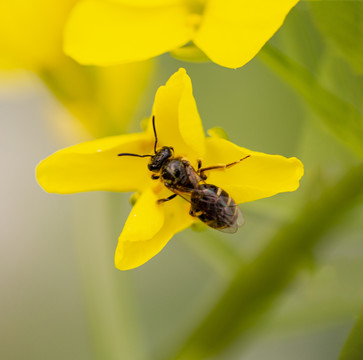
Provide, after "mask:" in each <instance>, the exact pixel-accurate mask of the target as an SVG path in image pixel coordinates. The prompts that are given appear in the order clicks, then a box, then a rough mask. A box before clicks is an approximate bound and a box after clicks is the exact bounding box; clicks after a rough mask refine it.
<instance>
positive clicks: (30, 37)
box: [0, 0, 77, 70]
mask: <svg viewBox="0 0 363 360" xmlns="http://www.w3.org/2000/svg"><path fill="white" fill-rule="evenodd" d="M76 1H77V0H62V1H54V0H53V1H49V0H32V1H29V0H11V1H6V0H3V1H0V59H1V62H6V63H8V64H12V65H13V66H14V67H24V68H28V69H31V70H39V69H42V68H44V67H45V66H48V67H50V66H54V65H55V64H57V63H58V62H59V61H60V60H63V58H64V55H63V53H62V46H61V43H62V41H61V39H62V31H63V26H64V23H65V21H66V18H67V16H68V14H69V12H70V10H71V8H72V7H73V6H74V3H75V2H76Z"/></svg>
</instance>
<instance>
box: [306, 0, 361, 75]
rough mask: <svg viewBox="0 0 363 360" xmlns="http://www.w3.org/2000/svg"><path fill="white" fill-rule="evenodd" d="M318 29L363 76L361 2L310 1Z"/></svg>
mask: <svg viewBox="0 0 363 360" xmlns="http://www.w3.org/2000/svg"><path fill="white" fill-rule="evenodd" d="M310 1H311V7H312V14H313V17H314V19H315V21H316V25H317V27H318V28H319V29H320V30H321V32H322V33H323V34H324V35H325V36H326V37H327V38H328V39H329V40H330V41H331V42H332V43H333V44H334V45H335V46H337V48H338V49H339V51H340V52H341V54H342V55H343V56H344V57H345V59H346V60H347V61H348V62H349V63H350V64H351V65H352V66H353V68H354V69H355V70H356V71H357V72H358V73H360V74H363V42H362V38H363V3H362V2H361V1H351V0H341V1H329V0H320V1H316V0H310Z"/></svg>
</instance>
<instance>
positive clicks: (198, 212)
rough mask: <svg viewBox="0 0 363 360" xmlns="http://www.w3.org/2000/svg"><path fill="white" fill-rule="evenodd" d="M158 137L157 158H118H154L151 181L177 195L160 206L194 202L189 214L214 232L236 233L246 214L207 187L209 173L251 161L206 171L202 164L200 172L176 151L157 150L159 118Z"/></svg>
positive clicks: (215, 188) (218, 191)
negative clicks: (173, 200)
mask: <svg viewBox="0 0 363 360" xmlns="http://www.w3.org/2000/svg"><path fill="white" fill-rule="evenodd" d="M152 124H153V129H154V135H155V143H154V155H139V154H131V153H121V154H118V156H135V157H142V158H143V157H150V158H151V159H150V162H149V164H148V169H149V170H150V171H151V172H152V173H153V174H152V175H151V178H152V179H154V180H157V179H160V180H161V181H162V182H163V184H164V185H165V187H166V188H168V189H169V190H170V191H172V192H173V194H172V195H171V196H169V197H168V198H165V199H159V200H158V203H159V204H162V203H164V202H166V201H170V200H172V199H174V198H175V197H176V196H177V195H179V196H181V197H182V198H184V199H185V200H187V201H188V202H190V204H191V207H190V212H189V214H190V215H191V216H193V217H197V218H198V219H199V220H201V221H202V222H203V223H205V224H206V225H208V226H209V227H211V228H213V229H217V230H220V231H224V232H230V233H234V232H236V231H237V229H238V227H239V226H241V225H242V224H243V216H242V212H241V210H240V209H239V207H238V205H237V204H236V203H235V202H234V200H233V199H232V197H231V196H230V195H229V194H228V193H227V192H226V191H225V190H223V189H221V188H219V187H218V186H215V185H212V184H207V183H206V180H207V175H206V174H205V172H206V171H210V170H216V169H228V168H230V167H231V166H234V165H236V164H238V163H239V162H241V161H242V160H244V159H247V158H248V157H250V155H247V156H245V157H244V158H242V159H239V160H237V161H235V162H233V163H229V164H226V165H216V166H210V167H205V168H202V163H201V161H198V169H197V170H195V169H194V167H193V166H192V165H191V164H190V162H189V161H188V160H186V159H183V158H181V157H174V149H173V147H171V146H163V147H162V148H161V149H159V150H157V143H158V137H157V134H156V128H155V117H154V116H153V118H152Z"/></svg>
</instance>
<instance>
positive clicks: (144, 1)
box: [106, 0, 184, 8]
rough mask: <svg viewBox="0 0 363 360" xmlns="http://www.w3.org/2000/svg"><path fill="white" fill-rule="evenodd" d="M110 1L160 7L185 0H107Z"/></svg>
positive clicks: (129, 4)
mask: <svg viewBox="0 0 363 360" xmlns="http://www.w3.org/2000/svg"><path fill="white" fill-rule="evenodd" d="M106 1H109V2H115V3H119V4H122V5H128V6H137V7H145V8H150V7H158V6H165V5H180V4H183V1H184V0H151V1H150V0H106Z"/></svg>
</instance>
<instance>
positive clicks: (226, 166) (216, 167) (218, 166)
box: [199, 155, 251, 179]
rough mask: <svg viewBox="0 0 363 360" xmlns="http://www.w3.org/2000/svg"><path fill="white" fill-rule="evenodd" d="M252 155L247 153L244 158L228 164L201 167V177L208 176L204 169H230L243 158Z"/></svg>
mask: <svg viewBox="0 0 363 360" xmlns="http://www.w3.org/2000/svg"><path fill="white" fill-rule="evenodd" d="M250 156H251V155H247V156H245V157H244V158H242V159H239V160H237V161H234V162H232V163H229V164H226V165H216V166H209V167H206V168H202V169H199V175H200V177H201V178H202V179H203V178H204V177H205V178H207V176H206V175H205V174H204V171H208V170H217V169H228V168H230V167H232V166H234V165H237V164H239V163H240V162H241V161H242V160H244V159H247V158H249V157H250Z"/></svg>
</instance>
